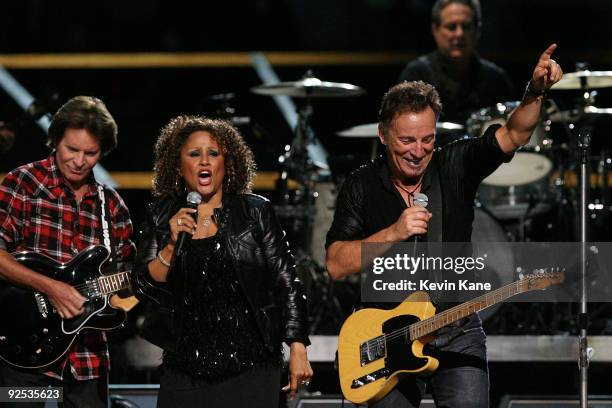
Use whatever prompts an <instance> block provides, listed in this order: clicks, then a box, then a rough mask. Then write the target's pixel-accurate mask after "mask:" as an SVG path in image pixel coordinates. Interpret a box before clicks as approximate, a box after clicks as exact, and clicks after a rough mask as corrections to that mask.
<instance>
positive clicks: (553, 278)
mask: <svg viewBox="0 0 612 408" xmlns="http://www.w3.org/2000/svg"><path fill="white" fill-rule="evenodd" d="M564 280H565V268H561V267H558V266H557V267H555V268H541V269H534V270H533V271H532V272H531V273H529V274H527V275H524V276H522V277H521V280H520V282H521V285H522V286H523V289H524V290H525V291H528V290H544V289H546V288H548V287H549V286H550V285H557V284H559V283H563V281H564Z"/></svg>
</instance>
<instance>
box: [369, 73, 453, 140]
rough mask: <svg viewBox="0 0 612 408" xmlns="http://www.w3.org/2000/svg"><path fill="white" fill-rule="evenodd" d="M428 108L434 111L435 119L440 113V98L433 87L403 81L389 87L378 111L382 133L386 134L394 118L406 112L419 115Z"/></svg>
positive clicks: (420, 82) (421, 83)
mask: <svg viewBox="0 0 612 408" xmlns="http://www.w3.org/2000/svg"><path fill="white" fill-rule="evenodd" d="M428 107H429V108H431V109H432V110H433V111H434V113H435V114H436V117H438V116H439V115H440V112H441V111H442V102H440V96H439V95H438V91H436V88H434V87H433V85H430V84H427V83H425V82H423V81H412V82H408V81H403V82H401V83H399V84H397V85H395V86H393V87H391V88H390V89H389V90H388V91H387V93H385V95H384V96H383V99H382V102H381V104H380V110H379V111H378V118H379V120H380V123H381V125H382V129H383V133H384V134H385V135H386V134H387V132H388V131H389V128H390V127H391V122H393V120H394V119H395V118H396V116H398V115H401V114H403V113H406V112H414V113H420V112H423V111H424V110H425V109H427V108H428Z"/></svg>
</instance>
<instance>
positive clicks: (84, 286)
mask: <svg viewBox="0 0 612 408" xmlns="http://www.w3.org/2000/svg"><path fill="white" fill-rule="evenodd" d="M119 274H126V275H127V274H128V272H119ZM111 276H116V275H111ZM102 278H107V279H108V278H109V276H102ZM73 288H75V289H76V290H77V291H78V292H79V293H80V294H81V295H86V294H87V292H86V291H87V290H88V289H89V288H90V285H89V284H88V283H80V284H78V285H75V286H73ZM83 291H85V292H83ZM105 294H106V293H105Z"/></svg>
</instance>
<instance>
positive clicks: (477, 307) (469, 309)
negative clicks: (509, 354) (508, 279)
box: [408, 279, 528, 340]
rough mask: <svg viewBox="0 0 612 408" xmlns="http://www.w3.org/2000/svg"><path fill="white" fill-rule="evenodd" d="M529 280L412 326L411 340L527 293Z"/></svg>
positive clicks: (508, 285)
mask: <svg viewBox="0 0 612 408" xmlns="http://www.w3.org/2000/svg"><path fill="white" fill-rule="evenodd" d="M527 280H528V279H525V280H518V281H516V282H512V283H509V284H507V285H505V286H502V287H501V288H499V289H496V290H494V291H492V292H489V293H486V294H484V295H482V296H479V297H477V298H474V299H472V300H470V301H468V302H465V303H462V304H460V305H457V306H455V307H452V308H450V309H448V310H445V311H443V312H441V313H438V314H436V315H435V316H432V317H430V318H429V319H425V320H421V321H419V322H417V323H413V324H411V325H410V326H409V327H408V329H409V331H410V339H411V340H415V339H418V338H420V337H423V336H426V335H428V334H431V333H433V332H435V331H436V330H439V329H441V328H442V327H444V326H448V325H449V324H452V323H454V322H456V321H458V320H461V319H463V318H464V317H467V316H469V315H471V314H472V313H476V312H479V311H481V310H483V309H486V308H488V307H490V306H493V305H494V304H496V303H499V302H503V301H504V300H506V299H508V298H511V297H512V296H515V295H517V294H519V293H522V292H525V291H526V287H528V286H527V285H526V283H527V282H526V281H527Z"/></svg>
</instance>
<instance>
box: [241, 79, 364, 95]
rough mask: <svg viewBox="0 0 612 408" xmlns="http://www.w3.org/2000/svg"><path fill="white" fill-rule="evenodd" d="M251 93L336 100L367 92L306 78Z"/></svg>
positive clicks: (258, 88) (263, 86)
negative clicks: (336, 98) (335, 98)
mask: <svg viewBox="0 0 612 408" xmlns="http://www.w3.org/2000/svg"><path fill="white" fill-rule="evenodd" d="M251 92H253V93H256V94H259V95H272V96H274V95H286V96H292V97H294V98H334V97H344V96H358V95H363V94H365V90H364V89H363V88H360V87H358V86H356V85H351V84H346V83H340V82H327V81H321V80H320V79H318V78H315V77H305V78H302V79H300V80H299V81H293V82H279V83H278V84H271V85H259V86H256V87H253V88H251Z"/></svg>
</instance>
